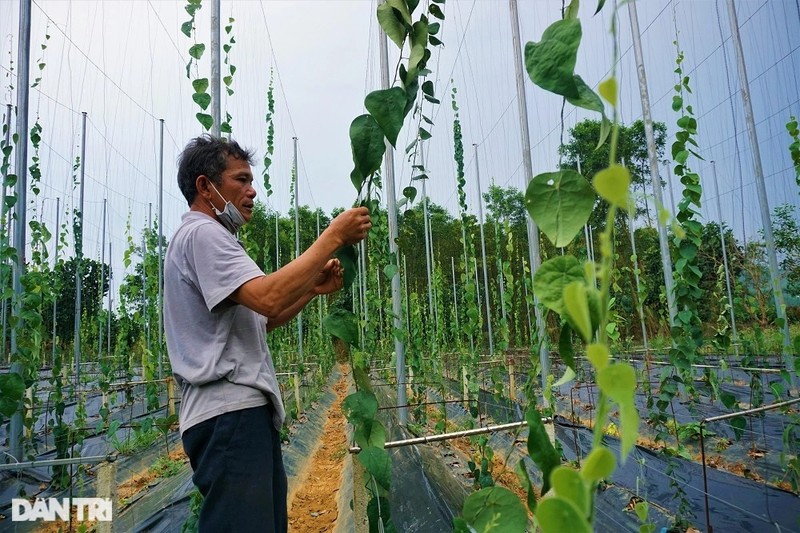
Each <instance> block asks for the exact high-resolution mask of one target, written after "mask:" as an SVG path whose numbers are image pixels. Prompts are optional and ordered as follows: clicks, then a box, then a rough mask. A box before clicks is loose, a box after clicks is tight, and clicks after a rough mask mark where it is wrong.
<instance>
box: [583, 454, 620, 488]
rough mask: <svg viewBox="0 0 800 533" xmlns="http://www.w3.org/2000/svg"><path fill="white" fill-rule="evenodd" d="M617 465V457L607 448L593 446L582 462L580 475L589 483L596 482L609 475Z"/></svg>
mask: <svg viewBox="0 0 800 533" xmlns="http://www.w3.org/2000/svg"><path fill="white" fill-rule="evenodd" d="M616 467H617V458H616V457H614V454H613V453H612V452H611V450H609V449H608V448H603V447H600V448H594V449H593V450H592V451H591V452H590V453H589V455H588V456H587V457H586V459H585V460H584V462H583V467H582V468H581V477H582V478H583V479H585V480H586V481H588V482H590V483H597V482H598V481H600V480H602V479H606V478H609V477H611V474H612V473H613V472H614V469H615V468H616Z"/></svg>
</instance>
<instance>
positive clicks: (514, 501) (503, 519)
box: [461, 486, 528, 533]
mask: <svg viewBox="0 0 800 533" xmlns="http://www.w3.org/2000/svg"><path fill="white" fill-rule="evenodd" d="M461 515H462V517H463V519H464V520H466V521H467V523H468V524H469V525H470V526H471V527H472V528H473V529H474V530H475V531H481V532H483V531H496V532H509V533H510V532H515V531H525V529H526V528H527V526H528V513H527V511H525V507H524V506H523V505H522V502H521V501H520V500H519V497H517V495H516V494H514V493H513V492H511V491H510V490H508V489H506V488H503V487H498V486H494V487H488V488H485V489H481V490H479V491H477V492H473V493H472V494H470V495H469V497H468V498H467V499H466V501H465V502H464V509H463V511H462V513H461Z"/></svg>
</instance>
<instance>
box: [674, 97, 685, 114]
mask: <svg viewBox="0 0 800 533" xmlns="http://www.w3.org/2000/svg"><path fill="white" fill-rule="evenodd" d="M682 107H683V98H681V97H680V96H677V95H675V96H673V97H672V110H673V111H680V110H681V108H682Z"/></svg>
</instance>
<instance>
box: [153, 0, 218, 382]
mask: <svg viewBox="0 0 800 533" xmlns="http://www.w3.org/2000/svg"><path fill="white" fill-rule="evenodd" d="M216 1H217V2H218V1H219V0H216ZM159 122H160V126H161V134H160V136H159V149H158V379H163V378H164V367H163V364H162V362H163V360H164V119H163V118H162V119H160V120H159Z"/></svg>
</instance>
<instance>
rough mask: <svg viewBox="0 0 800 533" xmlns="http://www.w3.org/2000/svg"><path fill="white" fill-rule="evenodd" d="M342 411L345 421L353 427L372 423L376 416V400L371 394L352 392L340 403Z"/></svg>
mask: <svg viewBox="0 0 800 533" xmlns="http://www.w3.org/2000/svg"><path fill="white" fill-rule="evenodd" d="M342 411H343V412H344V416H345V417H346V418H347V421H348V422H350V423H351V424H353V425H354V426H357V425H361V424H364V423H366V422H372V421H373V420H375V417H376V416H377V414H378V400H377V399H376V398H375V395H374V394H372V393H371V392H367V391H363V390H362V391H358V392H354V393H353V394H350V395H348V396H347V398H345V399H344V401H343V402H342ZM362 447H363V446H362Z"/></svg>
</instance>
